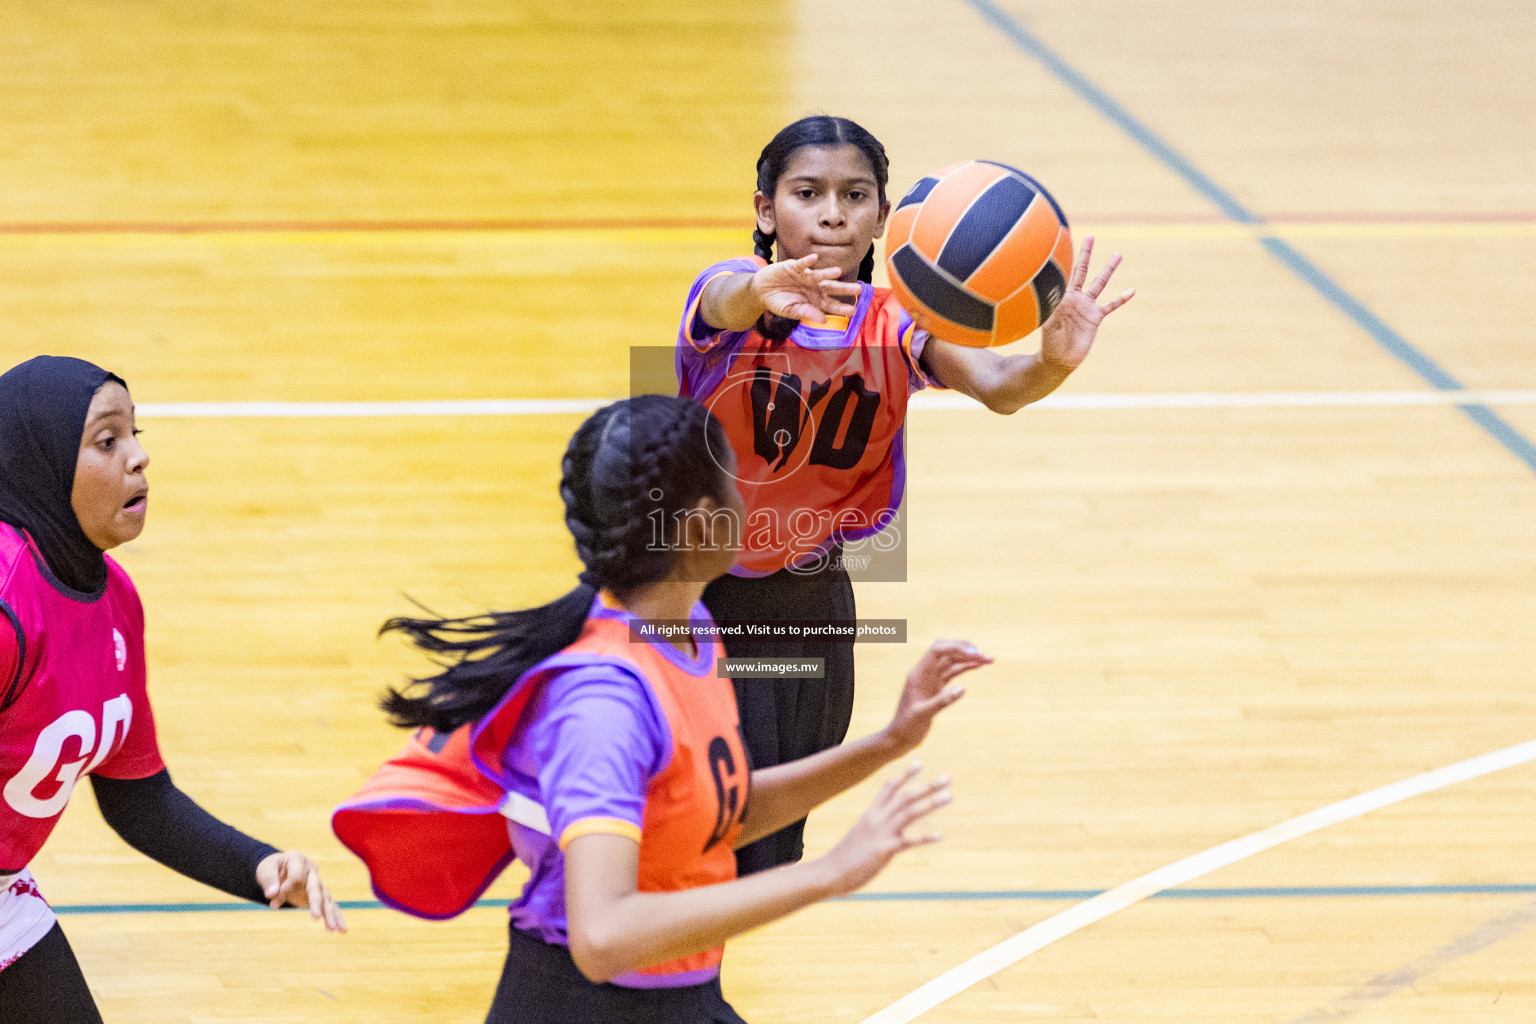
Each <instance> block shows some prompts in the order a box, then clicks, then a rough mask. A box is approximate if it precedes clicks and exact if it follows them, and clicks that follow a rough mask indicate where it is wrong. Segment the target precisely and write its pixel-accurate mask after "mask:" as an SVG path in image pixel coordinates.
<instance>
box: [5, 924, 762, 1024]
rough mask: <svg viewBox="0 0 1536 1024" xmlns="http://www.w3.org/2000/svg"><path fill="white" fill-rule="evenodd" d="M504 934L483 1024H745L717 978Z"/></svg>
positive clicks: (515, 933)
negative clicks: (612, 979)
mask: <svg viewBox="0 0 1536 1024" xmlns="http://www.w3.org/2000/svg"><path fill="white" fill-rule="evenodd" d="M508 932H509V935H510V939H509V940H508V946H507V963H506V966H505V967H503V968H502V971H501V981H499V982H498V983H497V985H496V999H495V1001H494V1002H492V1003H491V1012H490V1013H489V1014H487V1015H486V1018H485V1024H747V1022H746V1021H744V1020H742V1019H741V1016H740V1015H739V1014H737V1012H736V1011H735V1010H733V1009H731V1004H730V1003H727V1002H726V1001H725V997H724V996H723V995H721V994H720V979H719V978H718V977H717V978H715V979H714V980H713V981H709V982H706V983H705V984H702V985H689V986H687V987H686V988H622V987H620V986H618V985H600V984H598V983H596V982H592V981H588V980H587V979H586V978H585V977H584V976H583V975H582V973H581V971H579V970H578V969H577V968H576V962H575V961H574V960H572V959H571V953H570V950H568V949H566V948H565V947H564V946H554V945H550V944H549V943H547V942H544V941H543V940H542V939H540V938H538V937H537V936H535V935H528V934H526V933H524V932H520V931H518V930H517V929H516V928H509V929H508ZM7 1024H9V1019H7Z"/></svg>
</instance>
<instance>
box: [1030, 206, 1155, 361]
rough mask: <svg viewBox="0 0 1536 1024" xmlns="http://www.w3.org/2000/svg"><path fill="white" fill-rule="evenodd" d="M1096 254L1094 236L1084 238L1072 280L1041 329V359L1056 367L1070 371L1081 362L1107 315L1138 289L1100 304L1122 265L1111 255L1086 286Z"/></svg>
mask: <svg viewBox="0 0 1536 1024" xmlns="http://www.w3.org/2000/svg"><path fill="white" fill-rule="evenodd" d="M1092 255H1093V236H1092V235H1089V236H1088V237H1087V238H1084V239H1083V247H1082V249H1081V250H1080V251H1079V252H1078V256H1077V262H1076V263H1074V264H1073V265H1072V280H1071V282H1070V283H1069V284H1068V285H1067V293H1066V294H1065V295H1063V296H1062V298H1061V302H1060V303H1058V304H1057V306H1056V310H1055V312H1053V313H1052V314H1051V316H1050V319H1048V320H1046V322H1045V326H1044V328H1043V329H1042V332H1041V340H1040V358H1041V359H1042V360H1044V361H1045V362H1047V363H1050V364H1051V365H1053V366H1057V367H1060V368H1061V369H1063V370H1067V371H1071V370H1075V369H1077V368H1078V367H1079V366H1081V365H1082V363H1083V360H1084V359H1087V358H1088V353H1089V351H1090V350H1091V349H1092V348H1093V339H1094V337H1095V336H1096V335H1097V334H1098V333H1099V324H1101V323H1103V322H1104V318H1105V317H1106V316H1109V314H1111V313H1113V312H1114V311H1115V310H1117V309H1119V308H1120V307H1121V306H1123V305H1125V304H1126V303H1127V302H1129V301H1130V300H1131V296H1133V295H1135V294H1136V289H1134V288H1127V289H1126V290H1125V291H1123V292H1121V293H1120V295H1119V297H1117V298H1115V299H1112V300H1110V301H1109V302H1107V303H1105V304H1104V305H1102V306H1101V305H1099V295H1100V293H1101V292H1103V291H1104V286H1105V285H1107V284H1109V279H1110V277H1112V276H1113V275H1114V273H1115V268H1116V267H1118V266H1119V265H1120V257H1119V255H1118V254H1117V255H1115V256H1113V257H1111V258H1110V261H1109V265H1108V266H1106V267H1105V268H1104V269H1103V270H1102V271H1100V272H1099V276H1098V277H1096V278H1094V279H1093V283H1092V284H1091V285H1089V286H1088V287H1087V288H1086V289H1085V288H1084V287H1083V282H1084V281H1086V280H1087V279H1088V258H1089V257H1090V256H1092Z"/></svg>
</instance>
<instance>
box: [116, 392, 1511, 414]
mask: <svg viewBox="0 0 1536 1024" xmlns="http://www.w3.org/2000/svg"><path fill="white" fill-rule="evenodd" d="M613 400H614V399H612V398H488V399H445V400H442V401H405V402H143V403H140V405H139V406H138V413H139V415H141V416H144V417H148V418H174V419H332V418H353V417H382V418H390V417H415V416H552V415H563V414H570V413H587V412H592V411H593V410H595V409H598V408H601V407H602V406H604V405H607V404H608V403H609V402H611V401H613ZM1425 405H1536V391H1256V392H1189V393H1168V392H1164V393H1151V394H1109V395H1106V394H1097V395H1096V394H1067V395H1052V396H1050V397H1049V398H1046V399H1044V400H1043V401H1040V402H1036V403H1035V404H1034V405H1033V406H1031V407H1030V408H1032V409H1042V410H1043V409H1298V408H1347V407H1381V406H1388V407H1397V406H1425ZM910 407H911V408H912V409H914V410H951V409H969V410H972V411H978V412H979V411H981V410H982V406H981V405H980V404H979V403H977V402H975V401H973V400H972V399H969V398H967V397H965V396H964V395H957V394H954V393H930V392H924V393H921V394H918V395H914V396H913V398H912V401H911V403H910Z"/></svg>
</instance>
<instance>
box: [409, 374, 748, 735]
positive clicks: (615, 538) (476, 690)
mask: <svg viewBox="0 0 1536 1024" xmlns="http://www.w3.org/2000/svg"><path fill="white" fill-rule="evenodd" d="M728 446H729V442H728V441H727V440H726V437H725V430H724V429H723V428H722V427H721V426H720V421H719V420H716V419H715V418H714V417H713V416H711V415H710V414H709V412H708V410H706V409H705V408H704V407H703V406H702V405H699V404H698V403H697V402H694V401H692V400H691V399H686V398H671V397H669V396H666V395H641V396H639V397H638V398H630V399H626V400H624V401H622V402H615V403H613V404H612V405H609V406H605V407H604V408H602V409H599V410H598V411H597V412H595V413H593V414H592V415H591V416H590V417H589V418H588V419H587V421H586V422H585V423H583V424H582V425H581V426H580V427H579V428H578V429H577V431H576V434H575V436H573V437H572V438H571V443H570V444H569V445H568V446H567V447H566V449H565V458H564V459H563V460H562V461H561V464H560V468H561V477H560V497H561V498H562V499H563V500H564V502H565V525H566V526H567V527H568V528H569V529H570V531H571V536H572V537H573V538H575V541H576V554H577V556H578V557H579V558H580V559H581V563H582V565H583V566H585V568H584V570H583V571H582V573H581V577H580V580H581V582H580V584H579V585H578V586H577V587H576V588H575V589H574V590H572V591H570V592H569V593H567V594H565V595H564V596H562V597H560V598H559V599H557V600H555V601H552V602H550V603H549V604H546V605H541V606H539V607H537V608H528V609H524V610H521V611H510V612H487V613H486V614H484V615H471V616H467V617H464V618H457V619H424V618H409V617H405V616H397V617H395V618H392V619H390V620H389V621H388V622H386V623H384V626H383V628H382V629H381V630H380V632H381V633H388V632H399V633H404V634H405V635H406V636H408V637H409V638H410V639H411V642H412V643H414V644H415V645H416V646H417V647H419V648H421V649H422V650H424V651H428V652H430V653H432V654H434V655H438V656H440V658H441V659H442V660H440V661H439V665H440V666H441V667H442V671H441V672H439V673H438V674H436V675H434V676H428V677H425V678H421V679H415V680H412V681H411V682H410V683H409V684H407V685H406V686H404V687H402V688H400V689H394V688H391V689H389V690H388V691H387V692H386V693H385V695H384V697H383V699H382V700H381V701H380V702H379V706H380V707H381V708H383V709H384V711H385V712H387V713H388V715H389V718H390V721H391V722H393V723H394V724H395V725H398V726H401V727H404V728H411V727H417V726H428V727H430V728H432V729H435V730H437V731H438V732H443V733H447V732H452V731H453V730H454V729H457V728H458V727H459V726H461V725H464V724H465V723H467V722H473V721H476V720H477V719H479V718H481V717H482V716H484V715H485V714H487V713H488V712H489V711H491V709H493V708H494V707H495V706H496V704H497V703H498V702H499V701H500V700H501V698H502V697H503V696H505V695H506V692H507V690H508V689H510V688H511V686H512V684H513V683H515V682H516V681H517V680H518V678H519V677H521V676H522V675H523V673H525V672H527V671H528V670H529V669H530V668H532V667H533V666H534V665H536V664H538V663H539V662H541V661H543V660H544V659H545V658H547V657H549V656H550V655H552V654H555V653H557V652H559V651H561V650H563V649H564V648H566V647H569V646H570V645H571V644H573V643H575V642H576V639H577V637H579V636H580V635H581V629H582V625H583V624H584V623H585V622H586V619H587V612H588V610H589V609H590V608H591V606H592V598H593V596H594V594H595V593H596V592H597V590H598V589H607V590H610V591H612V592H613V593H614V594H616V595H618V596H619V597H621V598H622V597H623V596H624V595H625V594H626V593H628V592H630V591H632V590H634V589H635V588H636V587H641V586H644V585H646V584H648V583H655V582H656V581H657V580H660V579H662V578H663V577H665V576H666V575H667V573H668V572H669V571H671V568H672V554H671V552H670V550H669V547H670V545H669V544H667V543H663V544H659V545H658V544H656V543H655V541H654V538H653V536H652V531H653V530H654V529H655V528H656V525H657V524H658V523H662V524H666V523H673V524H675V523H676V522H677V516H678V515H679V514H680V513H682V512H684V511H686V510H687V509H689V508H691V507H692V506H693V505H694V503H695V502H697V501H698V500H699V499H700V498H703V497H709V498H713V499H715V500H716V501H718V502H720V503H721V504H724V502H725V477H724V470H723V469H722V467H721V466H720V464H719V463H718V462H717V461H716V458H715V454H714V453H724V452H725V451H727V449H728ZM668 540H670V538H668Z"/></svg>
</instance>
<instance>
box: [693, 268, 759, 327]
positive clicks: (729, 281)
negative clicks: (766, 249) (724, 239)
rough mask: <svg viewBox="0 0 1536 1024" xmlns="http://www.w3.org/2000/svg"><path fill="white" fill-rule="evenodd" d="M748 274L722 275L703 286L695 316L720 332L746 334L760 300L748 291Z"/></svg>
mask: <svg viewBox="0 0 1536 1024" xmlns="http://www.w3.org/2000/svg"><path fill="white" fill-rule="evenodd" d="M752 276H753V275H751V274H726V275H724V276H721V277H717V278H715V279H714V280H713V281H711V282H709V284H707V285H705V286H704V293H703V294H702V295H700V296H699V312H698V315H699V316H700V317H701V318H702V319H703V320H704V322H705V323H707V324H709V326H711V327H713V328H715V329H716V330H720V331H746V330H750V329H751V328H752V325H753V324H755V323H757V320H758V318H759V317H760V316H762V315H763V312H764V310H766V309H767V307H766V306H764V305H763V301H762V300H761V299H760V298H758V297H757V295H756V294H754V293H753V291H752Z"/></svg>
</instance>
